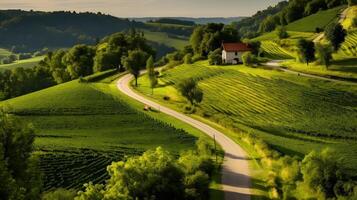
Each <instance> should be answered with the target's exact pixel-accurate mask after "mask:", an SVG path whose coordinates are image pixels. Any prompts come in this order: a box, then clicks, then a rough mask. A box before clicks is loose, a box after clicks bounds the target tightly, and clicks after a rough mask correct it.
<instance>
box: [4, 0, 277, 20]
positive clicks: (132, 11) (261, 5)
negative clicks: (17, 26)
mask: <svg viewBox="0 0 357 200" xmlns="http://www.w3.org/2000/svg"><path fill="white" fill-rule="evenodd" d="M280 1H282V0H0V9H23V10H31V9H33V10H41V11H58V10H69V11H77V12H85V11H90V12H102V13H106V14H110V15H114V16H117V17H237V16H251V15H253V14H254V13H256V12H257V11H258V10H262V9H265V8H267V7H268V6H269V5H275V4H277V3H278V2H280Z"/></svg>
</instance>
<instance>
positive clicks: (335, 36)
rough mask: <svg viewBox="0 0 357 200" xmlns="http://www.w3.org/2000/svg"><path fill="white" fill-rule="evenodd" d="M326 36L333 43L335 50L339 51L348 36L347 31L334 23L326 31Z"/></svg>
mask: <svg viewBox="0 0 357 200" xmlns="http://www.w3.org/2000/svg"><path fill="white" fill-rule="evenodd" d="M325 36H326V38H327V39H328V40H329V41H330V42H331V44H332V46H333V47H334V50H335V51H337V50H338V49H339V48H340V46H341V44H342V43H343V42H344V41H345V38H346V36H347V32H346V30H345V29H344V28H343V26H342V25H341V24H339V23H332V24H330V25H328V26H327V27H326V29H325Z"/></svg>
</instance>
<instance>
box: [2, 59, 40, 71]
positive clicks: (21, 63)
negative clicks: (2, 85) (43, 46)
mask: <svg viewBox="0 0 357 200" xmlns="http://www.w3.org/2000/svg"><path fill="white" fill-rule="evenodd" d="M43 58H44V56H37V57H34V58H29V59H25V60H17V61H15V62H14V63H11V64H4V65H0V71H1V70H5V69H10V70H11V69H14V68H17V67H23V68H31V67H34V66H35V65H36V64H37V63H39V62H40V61H41V60H42V59H43Z"/></svg>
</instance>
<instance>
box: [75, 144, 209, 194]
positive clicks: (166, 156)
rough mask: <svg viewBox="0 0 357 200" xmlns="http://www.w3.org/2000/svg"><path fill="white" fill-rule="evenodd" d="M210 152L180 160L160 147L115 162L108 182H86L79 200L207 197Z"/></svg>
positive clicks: (184, 156)
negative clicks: (103, 183)
mask: <svg viewBox="0 0 357 200" xmlns="http://www.w3.org/2000/svg"><path fill="white" fill-rule="evenodd" d="M207 166H210V167H213V165H212V161H211V160H210V154H206V152H201V151H188V152H185V153H183V154H182V155H181V156H180V157H179V158H178V160H176V159H175V157H174V156H173V155H172V154H170V153H169V152H168V151H166V150H164V149H163V148H161V147H158V148H156V149H155V150H149V151H146V152H145V153H144V154H143V155H141V156H138V157H132V158H129V159H128V160H126V161H125V162H124V161H121V162H116V163H112V164H111V165H110V166H108V168H107V170H108V173H109V175H110V179H109V180H108V181H107V183H106V185H101V184H97V185H93V184H92V183H89V184H85V191H81V192H79V193H78V194H79V195H78V196H77V197H76V198H75V199H76V200H86V199H94V200H102V199H104V200H105V199H123V200H124V199H125V200H130V199H133V200H134V199H158V200H160V199H163V200H166V199H178V200H186V199H187V200H191V199H192V200H193V199H195V200H204V199H207V198H208V186H209V174H207V171H206V169H207Z"/></svg>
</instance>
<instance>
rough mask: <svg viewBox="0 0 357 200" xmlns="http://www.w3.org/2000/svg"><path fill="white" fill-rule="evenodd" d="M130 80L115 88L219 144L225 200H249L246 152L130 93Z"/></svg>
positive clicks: (125, 78) (221, 136) (207, 128)
mask: <svg viewBox="0 0 357 200" xmlns="http://www.w3.org/2000/svg"><path fill="white" fill-rule="evenodd" d="M132 79H133V77H132V75H131V74H127V75H124V76H122V77H121V78H120V79H119V80H118V81H117V88H118V89H119V90H120V91H121V92H123V93H124V94H126V95H127V96H129V97H131V98H133V99H135V100H137V101H139V102H141V103H144V104H146V105H149V106H151V107H152V108H154V109H157V110H160V111H161V112H163V113H165V114H168V115H170V116H173V117H175V118H176V119H178V120H181V121H183V122H185V123H187V124H190V125H191V126H193V127H195V128H197V129H199V130H201V131H202V132H204V133H206V134H207V135H209V136H210V137H212V138H213V137H215V138H216V141H217V143H219V144H220V145H221V146H222V148H223V150H224V151H225V158H224V162H223V165H222V172H221V173H222V187H223V191H224V197H225V200H250V195H251V178H250V175H249V174H250V173H249V168H248V160H249V158H248V156H247V154H246V152H245V151H244V150H243V149H242V148H241V147H240V146H239V145H237V144H236V143H235V142H234V141H232V140H231V139H230V138H228V137H227V136H226V135H224V134H223V133H221V132H219V131H218V130H216V129H214V128H212V127H210V126H208V125H207V124H205V123H202V122H200V121H198V120H195V119H193V118H191V117H189V116H187V115H184V114H182V113H179V112H176V111H174V110H172V109H170V108H167V107H165V106H162V105H160V104H158V103H156V102H153V101H151V100H149V99H147V98H145V97H144V96H141V95H139V94H137V93H136V92H134V91H132V90H131V88H130V86H129V84H130V81H131V80H132Z"/></svg>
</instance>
